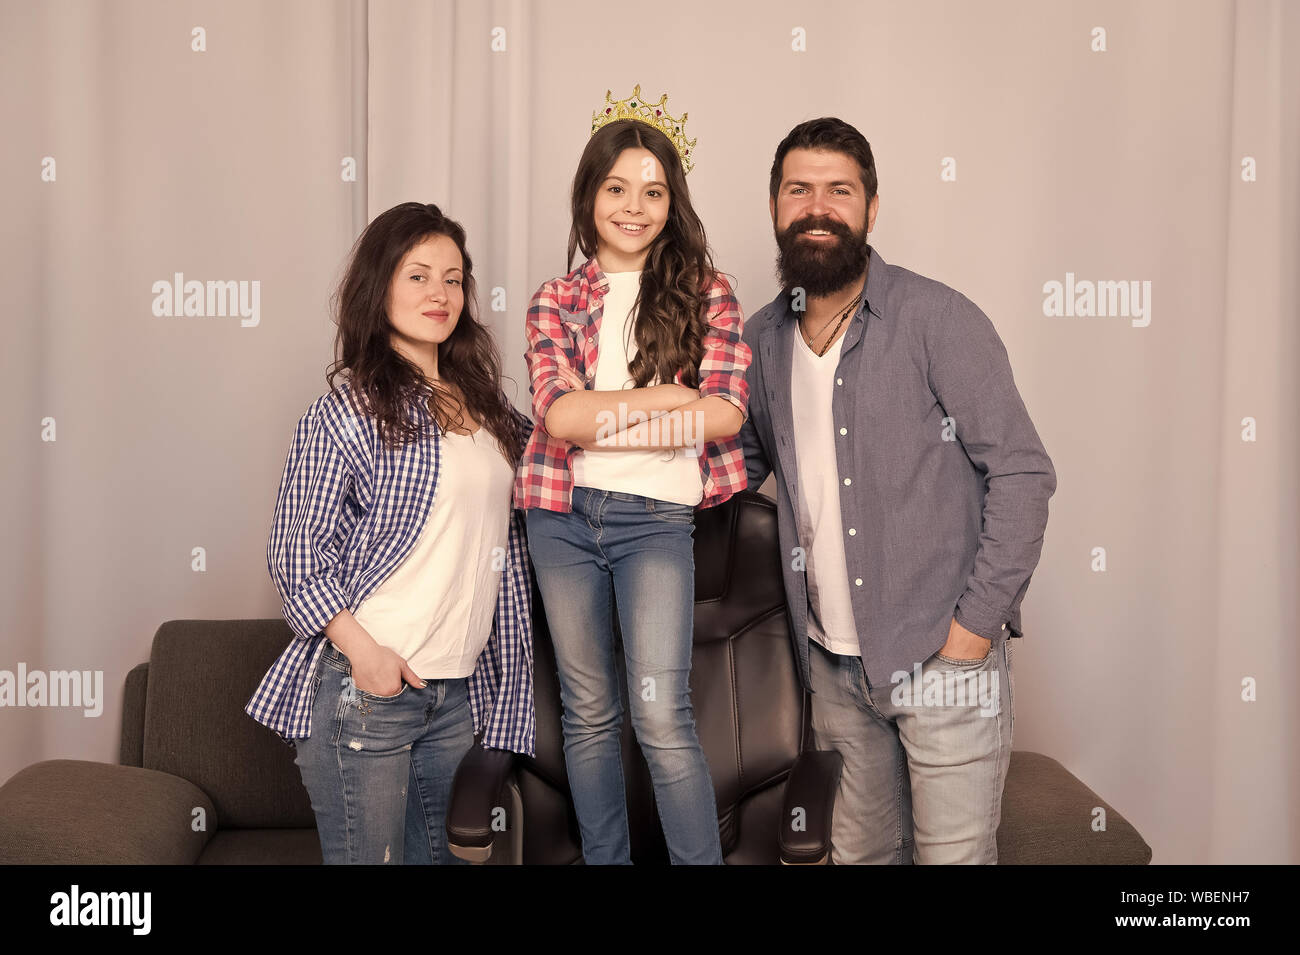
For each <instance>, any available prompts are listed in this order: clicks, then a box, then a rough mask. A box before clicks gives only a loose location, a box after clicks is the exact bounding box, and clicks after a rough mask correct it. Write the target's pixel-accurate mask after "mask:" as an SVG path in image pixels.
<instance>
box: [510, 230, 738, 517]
mask: <svg viewBox="0 0 1300 955" xmlns="http://www.w3.org/2000/svg"><path fill="white" fill-rule="evenodd" d="M608 289H609V279H607V278H606V277H605V273H603V272H602V271H601V270H600V267H599V266H598V265H597V264H596V258H595V256H592V257H591V258H590V259H588V260H587V261H586V262H585V263H584V264H582V265H581V266H579V267H578V268H576V269H574V270H573V271H572V272H570V273H569V274H568V275H565V276H563V277H561V278H558V279H552V280H551V281H549V282H546V283H545V284H543V285H542V287H541V288H539V289H538V290H537V294H536V295H534V296H533V301H532V304H531V305H529V306H528V323H527V327H526V336H527V338H528V352H527V355H526V358H527V361H528V376H529V379H530V383H529V391H530V392H531V394H532V397H533V418H534V420H535V421H536V422H537V426H536V427H535V428H534V429H533V435H532V437H531V438H529V440H528V446H527V447H526V448H525V449H524V455H523V458H522V459H521V460H520V462H519V470H518V471H517V472H516V474H515V505H514V506H515V507H518V508H525V509H526V508H530V507H542V508H545V509H546V510H548V511H564V512H567V511H571V510H572V509H573V505H572V496H573V470H572V468H571V467H570V464H569V457H570V454H571V453H572V452H573V451H574V450H576V449H577V448H578V446H577V445H576V444H573V443H571V442H569V441H565V440H563V439H562V438H556V437H552V436H551V435H550V434H549V433H547V431H546V429H545V427H543V422H545V421H546V413H547V412H548V411H549V410H550V408H551V405H552V403H554V401H555V399H556V398H558V397H560V395H562V394H564V393H565V392H567V391H568V390H569V386H568V385H567V384H566V383H565V382H564V379H562V378H560V377H559V366H560V363H561V362H562V363H564V364H566V365H568V366H569V367H570V368H572V369H573V370H574V371H576V372H577V373H578V374H579V375H581V376H582V377H583V378H585V379H586V381H587V383H588V387H590V385H591V383H592V381H593V380H594V379H595V376H596V357H597V355H596V352H597V345H598V344H599V342H600V317H601V314H602V312H603V302H604V299H605V292H606V291H607V290H608ZM707 301H708V306H707V307H708V321H709V328H710V331H709V333H708V334H707V335H706V336H705V338H704V356H703V357H702V358H701V359H700V367H699V381H700V397H702V398H707V397H709V396H710V395H721V396H722V397H724V398H726V399H727V400H728V401H730V402H731V403H732V404H734V405H735V406H736V407H737V408H739V409H740V412H741V414H742V415H745V416H746V417H748V416H749V385H748V384H747V383H746V381H745V371H746V369H747V368H748V367H749V359H750V350H749V346H748V345H746V344H745V343H744V342H743V341H741V338H740V330H741V324H742V321H743V319H742V318H741V314H740V304H739V303H738V302H737V301H736V297H735V296H734V295H733V294H732V293H731V286H730V285H728V284H727V280H726V279H725V278H723V277H722V276H721V275H717V276H715V278H714V280H713V284H712V286H710V288H709V293H708V299H707ZM674 381H675V382H676V383H677V384H681V374H680V373H679V374H678V375H677V376H676V378H674ZM698 460H699V462H700V475H701V477H702V478H703V482H704V486H703V490H704V497H703V499H702V500H701V501H700V504H699V506H700V507H713V506H714V505H715V504H721V503H722V502H723V501H725V500H726V499H727V498H729V497H731V496H732V495H733V494H735V493H736V492H737V491H743V490H744V489H745V486H746V483H747V479H746V475H745V455H744V451H743V450H742V449H741V446H740V438H739V437H738V436H737V435H732V436H731V437H729V438H723V439H721V440H719V441H706V442H705V444H704V453H703V454H701V455H700V456H699V458H698Z"/></svg>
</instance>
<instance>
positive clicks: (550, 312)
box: [524, 282, 573, 430]
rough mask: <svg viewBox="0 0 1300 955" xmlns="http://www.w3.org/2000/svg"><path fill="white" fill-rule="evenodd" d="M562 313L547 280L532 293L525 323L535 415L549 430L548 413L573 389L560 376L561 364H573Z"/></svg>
mask: <svg viewBox="0 0 1300 955" xmlns="http://www.w3.org/2000/svg"><path fill="white" fill-rule="evenodd" d="M560 313H561V308H560V305H559V303H558V302H557V301H556V300H555V296H554V295H553V294H552V292H551V288H550V283H549V282H548V283H545V284H543V285H542V287H541V288H539V289H538V290H537V293H536V294H535V295H534V296H533V300H532V302H531V303H530V304H529V306H528V318H527V320H526V322H525V325H524V338H525V339H526V341H527V346H528V350H527V351H526V352H525V354H524V360H525V361H526V362H527V364H528V381H529V384H528V390H529V393H530V394H531V395H532V399H533V418H534V420H535V421H536V422H537V426H538V427H539V428H541V429H542V430H546V413H547V412H548V411H550V410H551V405H552V404H554V403H555V399H556V398H558V397H560V395H562V394H564V393H565V392H567V391H569V390H570V388H569V386H568V384H566V383H565V381H564V379H563V378H561V377H560V367H561V366H567V367H569V368H573V353H572V345H571V344H570V343H569V333H568V332H567V331H565V328H564V322H563V321H562V319H561V317H560Z"/></svg>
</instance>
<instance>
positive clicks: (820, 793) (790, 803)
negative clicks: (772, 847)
mask: <svg viewBox="0 0 1300 955" xmlns="http://www.w3.org/2000/svg"><path fill="white" fill-rule="evenodd" d="M842 766H843V760H842V759H841V757H840V754H839V753H835V752H830V751H825V750H806V751H804V752H803V753H800V754H799V758H798V759H796V760H795V761H794V766H792V767H791V769H790V778H789V779H787V780H786V784H785V801H784V804H783V805H782V807H781V829H780V834H779V836H778V842H779V845H780V848H781V863H782V864H783V865H825V864H826V863H827V862H829V861H830V855H831V816H832V814H833V813H834V810H835V793H836V791H837V790H838V789H839V785H840V768H841V767H842Z"/></svg>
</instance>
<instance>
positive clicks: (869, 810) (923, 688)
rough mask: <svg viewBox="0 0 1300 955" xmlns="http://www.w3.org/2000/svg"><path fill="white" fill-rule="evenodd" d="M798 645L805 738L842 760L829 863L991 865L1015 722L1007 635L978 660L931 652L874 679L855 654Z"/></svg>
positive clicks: (994, 859) (814, 643)
mask: <svg viewBox="0 0 1300 955" xmlns="http://www.w3.org/2000/svg"><path fill="white" fill-rule="evenodd" d="M808 643H809V651H808V652H809V661H808V662H809V664H810V666H811V679H812V690H813V697H812V725H813V737H814V739H815V741H816V744H817V748H818V749H828V750H835V751H837V752H838V753H839V754H840V755H841V756H842V757H843V759H844V768H843V771H842V772H841V774H840V787H839V790H838V792H837V793H836V796H835V810H834V816H833V819H832V823H831V862H832V863H834V864H835V865H845V864H860V863H893V864H901V865H908V864H911V863H913V862H916V863H924V864H928V863H986V864H991V863H996V862H997V861H998V843H997V833H998V824H999V822H1000V821H1001V819H1002V787H1003V784H1004V783H1005V782H1006V777H1007V766H1008V764H1009V762H1010V759H1011V734H1012V729H1013V728H1014V726H1015V695H1014V692H1013V690H1014V684H1013V682H1012V675H1011V673H1012V671H1011V640H1010V639H1008V638H1006V637H1003V638H1001V639H1000V640H994V641H993V643H992V645H991V646H990V647H989V652H988V653H987V654H986V655H985V656H984V657H982V658H980V659H971V660H955V659H952V658H951V657H945V656H943V655H941V654H938V653H935V654H934V655H932V656H931V657H930V658H929V659H928V660H924V661H922V662H921V663H920V664H919V665H918V666H917V667H914V668H913V670H912V671H911V672H909V673H908V674H907V676H906V679H899V680H896V681H895V683H893V684H891V685H889V686H878V687H876V686H870V685H869V684H868V683H867V680H866V676H865V674H864V673H863V670H862V660H861V658H860V657H857V656H847V655H844V654H839V653H831V652H830V651H829V650H827V649H825V648H824V647H822V646H821V644H819V643H817V641H815V640H809V641H808ZM918 674H919V677H920V679H919V680H918V679H917V677H918ZM896 676H897V674H896Z"/></svg>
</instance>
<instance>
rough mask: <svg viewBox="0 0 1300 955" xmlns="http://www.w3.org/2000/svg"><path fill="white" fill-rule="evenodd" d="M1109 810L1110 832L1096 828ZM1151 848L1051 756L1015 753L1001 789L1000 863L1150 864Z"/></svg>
mask: <svg viewBox="0 0 1300 955" xmlns="http://www.w3.org/2000/svg"><path fill="white" fill-rule="evenodd" d="M1098 806H1100V807H1102V808H1103V809H1105V810H1106V831H1105V832H1097V831H1094V830H1093V828H1092V825H1093V818H1094V809H1096V807H1098ZM1150 861H1151V847H1150V846H1149V845H1147V844H1146V841H1145V840H1144V839H1143V838H1142V836H1141V835H1140V834H1139V833H1138V831H1137V830H1136V829H1134V828H1133V825H1132V824H1131V823H1130V822H1129V821H1128V820H1127V819H1125V818H1124V817H1123V816H1121V815H1120V814H1119V813H1118V812H1117V811H1116V810H1115V809H1113V808H1112V807H1111V806H1110V804H1109V803H1107V802H1106V801H1105V800H1103V799H1102V798H1101V797H1100V796H1098V795H1097V794H1096V793H1095V792H1093V791H1092V790H1091V789H1089V788H1088V787H1087V786H1085V785H1084V784H1083V782H1082V781H1080V780H1079V778H1078V777H1077V776H1075V775H1074V774H1073V773H1071V772H1070V771H1069V770H1068V769H1066V768H1065V767H1064V766H1062V765H1061V764H1060V763H1058V762H1057V761H1056V760H1054V759H1052V758H1051V757H1049V756H1044V755H1043V754H1042V753H1030V752H1024V751H1021V750H1013V751H1012V753H1011V766H1010V768H1009V769H1008V770H1007V781H1006V785H1005V786H1004V787H1003V790H1002V825H1001V826H1000V827H999V828H998V864H999V865H1040V864H1046V865H1062V864H1066V865H1146V864H1147V863H1148V862H1150Z"/></svg>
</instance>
